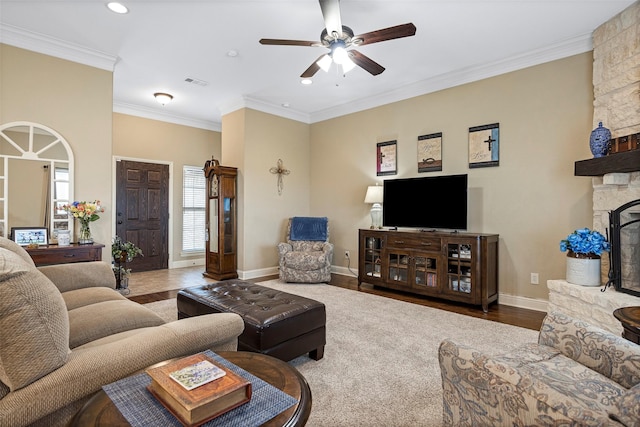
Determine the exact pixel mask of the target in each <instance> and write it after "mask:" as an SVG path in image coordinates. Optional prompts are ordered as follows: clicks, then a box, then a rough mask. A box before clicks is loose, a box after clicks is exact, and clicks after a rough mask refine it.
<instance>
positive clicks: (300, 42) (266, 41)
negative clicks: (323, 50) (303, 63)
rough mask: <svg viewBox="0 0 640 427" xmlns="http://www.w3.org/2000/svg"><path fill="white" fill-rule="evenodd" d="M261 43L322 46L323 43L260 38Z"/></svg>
mask: <svg viewBox="0 0 640 427" xmlns="http://www.w3.org/2000/svg"><path fill="white" fill-rule="evenodd" d="M260 44H269V45H276V46H322V43H318V42H310V41H305V40H282V39H260Z"/></svg>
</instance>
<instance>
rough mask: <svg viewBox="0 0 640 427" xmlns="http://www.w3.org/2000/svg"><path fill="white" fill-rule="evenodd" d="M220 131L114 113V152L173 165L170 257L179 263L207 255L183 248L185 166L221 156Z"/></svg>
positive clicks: (124, 156)
mask: <svg viewBox="0 0 640 427" xmlns="http://www.w3.org/2000/svg"><path fill="white" fill-rule="evenodd" d="M220 141H221V134H220V132H215V131H210V130H204V129H196V128H192V127H188V126H181V125H176V124H172V123H166V122H160V121H157V120H150V119H144V118H141V117H134V116H129V115H126V114H118V113H114V114H113V155H114V156H117V157H123V158H133V159H138V160H142V161H146V162H149V163H154V162H158V163H167V162H171V163H172V165H173V176H172V178H173V187H172V194H173V206H172V211H171V218H172V219H173V221H172V229H171V231H172V233H173V239H172V246H171V248H170V249H169V260H170V262H171V263H178V264H177V266H187V265H190V264H193V263H194V262H196V261H195V259H200V258H201V259H204V258H203V255H202V254H200V255H196V256H193V255H192V256H187V255H183V254H181V250H182V169H183V167H184V166H185V165H186V166H198V167H202V166H204V163H205V162H206V161H207V160H209V159H211V156H213V157H215V158H216V159H220V155H221V151H220Z"/></svg>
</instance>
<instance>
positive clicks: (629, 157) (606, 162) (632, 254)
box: [547, 2, 640, 333]
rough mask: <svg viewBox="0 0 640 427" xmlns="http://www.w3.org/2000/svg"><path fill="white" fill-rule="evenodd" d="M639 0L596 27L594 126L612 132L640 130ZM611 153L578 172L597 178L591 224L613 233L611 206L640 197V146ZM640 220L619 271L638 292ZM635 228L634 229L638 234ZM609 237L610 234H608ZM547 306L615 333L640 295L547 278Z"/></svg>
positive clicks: (625, 234)
mask: <svg viewBox="0 0 640 427" xmlns="http://www.w3.org/2000/svg"><path fill="white" fill-rule="evenodd" d="M639 28H640V2H635V3H634V4H632V5H631V6H629V7H628V8H627V9H625V10H624V11H622V12H621V13H620V14H618V15H616V16H614V17H613V18H611V19H610V20H609V21H608V22H606V23H605V24H603V25H601V26H600V27H599V28H597V29H596V30H595V31H594V33H593V89H594V95H595V99H594V103H593V105H594V109H593V111H594V113H593V123H594V128H595V127H596V126H597V124H598V122H599V121H602V122H603V125H604V126H605V127H608V128H609V129H610V130H611V136H612V138H617V137H622V136H627V135H632V134H637V133H640V72H639V71H638V70H640V42H638V40H640V30H639ZM633 148H635V149H632V150H629V151H626V152H620V153H615V154H609V155H608V156H605V157H602V158H597V159H588V160H582V161H577V162H576V164H575V175H577V176H591V177H592V181H593V228H594V229H595V230H598V231H599V232H601V233H602V234H604V235H607V236H608V235H609V234H610V232H609V225H610V212H613V211H615V210H616V209H618V208H620V207H621V206H623V205H625V204H628V203H630V202H632V201H635V200H638V199H640V147H633ZM639 212H640V205H634V206H633V207H631V208H630V209H629V210H628V211H627V212H625V213H624V216H623V218H622V219H621V221H623V222H624V223H627V222H629V221H633V220H634V219H638V216H639V215H640V214H639ZM638 228H640V224H639V223H637V222H635V223H633V224H631V225H628V226H627V227H625V228H624V230H623V231H622V235H621V237H620V242H619V243H620V244H621V247H620V251H621V253H620V263H621V265H620V266H618V267H619V269H620V270H619V271H621V272H622V273H621V274H624V275H625V281H624V283H625V287H628V288H631V289H634V290H637V291H639V294H640V265H639V262H640V243H639V240H640V237H639V236H638V234H637V233H638V232H637V230H638ZM633 233H636V234H635V235H634V234H633ZM609 240H610V241H611V236H609ZM609 268H610V263H609V257H608V256H603V257H602V283H606V282H607V281H608V280H609V277H608V273H609ZM547 286H548V287H549V308H548V309H549V311H551V310H559V311H563V312H565V313H567V314H569V315H570V316H573V317H576V318H579V319H582V320H585V321H588V322H591V323H594V324H596V325H599V326H601V327H602V328H603V329H607V330H609V331H612V332H615V333H621V332H622V326H621V325H620V322H618V321H617V320H616V319H615V318H614V317H613V314H612V313H613V311H614V310H615V309H617V308H620V307H629V306H640V297H639V296H636V295H634V294H630V293H623V292H619V291H616V290H615V289H614V287H613V286H610V287H607V288H606V290H605V291H604V292H602V290H603V287H597V288H589V287H583V286H578V285H572V284H570V283H567V282H566V281H564V280H549V281H548V283H547Z"/></svg>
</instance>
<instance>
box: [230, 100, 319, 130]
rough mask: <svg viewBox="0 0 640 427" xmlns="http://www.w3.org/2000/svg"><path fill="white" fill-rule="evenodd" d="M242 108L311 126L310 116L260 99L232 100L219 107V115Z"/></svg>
mask: <svg viewBox="0 0 640 427" xmlns="http://www.w3.org/2000/svg"><path fill="white" fill-rule="evenodd" d="M242 108H251V109H253V110H257V111H262V112H263V113H268V114H273V115H274V116H279V117H284V118H285V119H291V120H295V121H298V122H302V123H306V124H311V120H310V116H309V114H307V113H303V112H301V111H298V110H293V109H291V108H285V107H282V106H279V105H275V104H271V103H269V102H265V101H262V100H260V99H256V98H251V97H247V96H244V97H239V98H236V99H233V100H231V101H229V102H227V103H225V104H223V105H221V106H220V107H219V110H220V113H221V114H222V115H223V116H224V115H226V114H229V113H232V112H234V111H237V110H240V109H242Z"/></svg>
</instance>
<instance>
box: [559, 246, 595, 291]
mask: <svg viewBox="0 0 640 427" xmlns="http://www.w3.org/2000/svg"><path fill="white" fill-rule="evenodd" d="M571 254H573V253H572V252H570V253H569V254H568V255H567V282H569V283H573V284H574V285H582V286H600V285H602V283H601V281H600V257H599V256H598V257H597V258H592V257H589V258H587V257H586V256H585V255H582V254H578V256H581V257H580V258H576V257H575V256H576V254H573V256H572V255H571ZM594 256H596V255H594Z"/></svg>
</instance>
